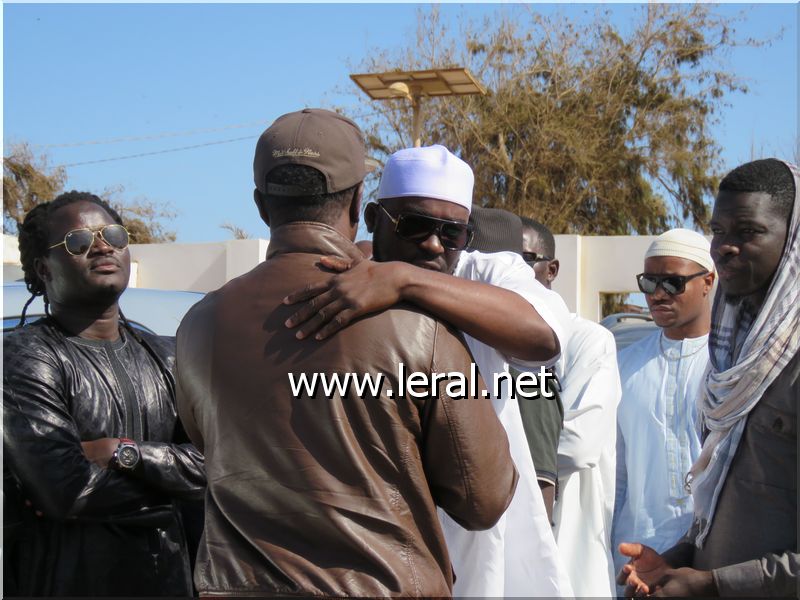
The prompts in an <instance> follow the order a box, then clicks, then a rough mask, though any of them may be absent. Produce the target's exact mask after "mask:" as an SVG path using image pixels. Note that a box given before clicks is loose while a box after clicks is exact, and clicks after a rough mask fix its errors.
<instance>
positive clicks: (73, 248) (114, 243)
mask: <svg viewBox="0 0 800 600" xmlns="http://www.w3.org/2000/svg"><path fill="white" fill-rule="evenodd" d="M97 237H99V238H100V239H101V240H103V241H104V242H105V243H106V244H108V245H109V246H111V247H112V248H115V249H116V250H124V249H125V248H127V247H128V242H129V241H130V236H129V235H128V230H127V229H125V228H124V227H123V226H122V225H118V224H117V223H113V224H111V225H105V226H104V227H101V228H100V229H94V230H92V229H85V228H81V229H73V230H72V231H68V232H67V234H66V235H65V236H64V241H63V242H58V243H57V244H53V245H52V246H50V247H48V248H47V249H48V250H52V249H53V248H58V247H59V246H61V245H63V246H64V249H65V250H66V251H67V253H69V254H71V255H72V256H81V255H83V254H86V253H87V252H89V249H90V248H91V247H92V244H94V241H95V239H96V238H97Z"/></svg>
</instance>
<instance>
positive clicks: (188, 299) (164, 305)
mask: <svg viewBox="0 0 800 600" xmlns="http://www.w3.org/2000/svg"><path fill="white" fill-rule="evenodd" d="M203 296H204V294H202V293H200V292H176V291H171V290H151V289H144V288H128V289H127V290H125V292H124V293H123V294H122V297H121V298H120V299H119V304H120V308H121V309H122V312H123V314H124V315H125V318H127V319H128V321H130V323H131V325H133V326H134V327H138V328H139V329H143V330H144V331H149V332H150V333H155V334H156V335H175V332H176V331H177V330H178V325H179V324H180V322H181V319H183V316H184V315H185V314H186V313H187V311H188V310H189V309H190V308H191V307H192V306H193V305H194V304H196V303H197V302H198V301H199V300H200V299H201V298H202V297H203ZM30 297H31V295H30V293H29V292H28V290H27V289H26V288H25V284H24V283H21V282H13V283H4V284H3V332H4V333H5V332H7V331H10V330H11V329H14V327H16V326H17V324H18V323H19V319H20V315H21V314H22V307H23V306H24V305H25V303H26V302H27V301H28V298H30ZM43 316H44V302H43V301H42V298H41V296H40V297H38V298H36V299H35V300H34V301H33V302H32V303H31V305H30V306H29V307H28V314H27V316H26V317H25V320H26V322H28V323H30V322H31V321H35V320H36V319H38V318H39V317H43Z"/></svg>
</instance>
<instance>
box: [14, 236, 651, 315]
mask: <svg viewBox="0 0 800 600" xmlns="http://www.w3.org/2000/svg"><path fill="white" fill-rule="evenodd" d="M555 238H556V250H557V252H556V254H557V256H558V258H559V261H560V262H561V270H560V272H559V276H558V279H556V281H555V284H554V286H553V289H555V290H556V291H557V292H558V293H559V294H561V296H562V297H563V298H564V300H565V301H566V303H567V306H569V309H570V310H571V311H573V312H577V313H578V314H580V315H581V316H583V317H585V318H587V319H591V320H594V321H597V320H599V319H600V317H601V314H600V306H601V294H602V293H624V292H638V289H637V288H636V281H635V275H636V274H637V273H640V272H641V271H642V267H643V264H644V253H645V251H646V250H647V247H648V246H649V245H650V243H651V242H652V241H653V239H654V236H578V235H557V236H555ZM268 246H269V240H262V239H256V240H230V241H226V242H210V243H206V244H143V245H138V244H137V245H132V246H131V247H130V248H131V260H132V262H133V264H132V268H131V285H132V286H134V287H145V288H156V289H165V290H191V291H198V292H208V291H211V290H214V289H217V288H218V287H220V286H221V285H223V284H224V283H225V282H227V281H230V280H231V279H233V278H234V277H238V276H239V275H241V274H242V273H245V272H247V271H249V270H250V269H252V268H253V267H255V266H256V265H257V264H258V263H260V262H261V261H263V260H264V259H265V257H266V255H267V247H268ZM18 265H19V251H18V250H17V240H16V238H15V237H13V236H9V235H4V236H3V269H4V274H5V273H8V274H11V273H15V272H17V271H18ZM9 278H10V277H8V276H4V280H8V279H9Z"/></svg>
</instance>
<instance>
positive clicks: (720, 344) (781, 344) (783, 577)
mask: <svg viewBox="0 0 800 600" xmlns="http://www.w3.org/2000/svg"><path fill="white" fill-rule="evenodd" d="M798 182H800V172H799V171H798V169H797V167H795V166H794V165H789V164H788V163H784V162H782V161H780V160H777V159H774V158H770V159H763V160H757V161H753V162H750V163H746V164H744V165H741V166H739V167H737V168H736V169H734V170H733V171H731V172H730V173H728V174H727V175H726V176H725V177H724V178H723V179H722V181H721V182H720V185H719V193H718V194H717V198H716V202H715V203H714V210H713V213H712V216H711V222H710V223H709V225H710V227H711V231H712V233H713V238H712V240H711V255H712V256H713V258H714V263H715V264H716V267H717V269H718V270H719V290H718V292H717V295H716V297H715V298H714V306H713V310H712V317H711V322H712V324H711V336H710V341H709V347H710V354H711V358H710V365H709V370H708V374H707V376H706V378H705V380H704V382H703V394H702V396H701V399H700V403H699V406H698V411H699V412H700V426H701V427H702V431H703V448H702V452H701V454H700V456H699V458H698V459H697V461H696V462H695V463H694V464H693V465H692V466H691V469H690V470H689V472H688V474H687V475H686V486H687V488H688V489H689V490H691V494H692V498H693V499H694V517H693V521H692V526H691V528H690V529H689V531H688V532H687V533H686V535H685V536H684V538H683V539H682V540H681V541H680V542H679V543H678V544H676V545H675V546H674V547H672V548H670V549H669V550H667V551H666V552H663V553H662V554H659V553H658V552H657V551H656V550H655V549H653V548H650V547H647V546H644V545H642V544H640V543H629V544H623V547H622V550H623V553H624V554H625V555H626V556H628V557H630V558H631V562H630V563H628V564H627V565H625V567H624V568H623V570H622V572H621V573H620V575H619V579H618V581H619V582H620V583H625V584H627V588H626V595H629V596H630V595H633V594H636V595H637V596H643V595H653V596H672V597H679V596H702V597H709V596H738V597H749V598H768V597H769V598H777V597H780V598H789V597H794V598H796V597H797V593H798V583H799V581H798V574H799V572H800V554H799V553H798V546H797V408H798V401H799V400H800V283H798V273H799V272H800V193H799V190H800V187H799V186H798ZM626 541H637V540H626Z"/></svg>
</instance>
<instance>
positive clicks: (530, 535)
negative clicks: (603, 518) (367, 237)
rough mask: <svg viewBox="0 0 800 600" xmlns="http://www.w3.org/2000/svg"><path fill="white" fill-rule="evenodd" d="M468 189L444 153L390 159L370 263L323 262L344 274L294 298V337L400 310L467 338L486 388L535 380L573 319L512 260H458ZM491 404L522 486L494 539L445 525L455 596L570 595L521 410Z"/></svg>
mask: <svg viewBox="0 0 800 600" xmlns="http://www.w3.org/2000/svg"><path fill="white" fill-rule="evenodd" d="M473 181H474V178H473V173H472V169H471V168H470V167H469V165H467V164H466V163H465V162H464V161H462V160H461V159H459V158H458V157H456V156H455V155H453V154H452V153H451V152H449V151H448V150H447V149H446V148H444V147H443V146H430V147H424V148H409V149H405V150H399V151H398V152H395V153H394V154H393V155H392V156H391V157H390V158H389V160H388V161H387V163H386V165H385V167H384V170H383V174H382V176H381V181H380V186H379V188H378V194H377V197H378V201H377V202H375V203H371V204H369V205H367V207H366V209H365V213H364V217H365V221H366V224H367V228H368V230H369V231H371V232H372V233H373V254H374V261H367V260H362V261H360V262H359V261H357V260H349V261H342V260H335V259H323V264H325V265H327V266H329V267H331V268H334V269H337V270H343V269H350V270H348V271H346V272H343V273H341V274H339V275H338V276H336V277H334V278H332V279H331V280H330V281H326V282H324V284H321V285H317V286H312V287H309V288H307V289H305V290H302V291H299V292H297V293H294V294H291V295H289V296H288V297H287V298H286V302H287V303H295V302H301V301H307V303H306V304H305V305H303V306H301V307H300V309H299V310H297V312H296V313H295V314H294V315H293V316H292V318H290V319H289V321H288V325H289V326H292V327H297V326H298V325H299V327H298V333H297V335H298V337H305V336H309V335H312V334H315V337H316V338H317V339H327V337H328V336H330V335H332V334H333V333H334V332H336V331H338V330H339V329H341V328H342V327H344V326H345V325H347V324H348V323H351V322H352V321H353V320H355V319H357V318H358V317H360V316H362V315H364V314H368V313H370V312H373V311H376V310H381V309H382V308H385V307H386V306H391V305H393V304H395V303H397V302H399V301H406V302H411V303H413V304H415V305H417V306H420V307H422V308H424V309H426V310H428V311H430V312H431V313H433V314H435V315H437V316H438V317H440V318H443V319H445V320H447V321H448V322H450V323H452V324H453V325H455V326H456V327H458V328H459V329H460V330H461V331H462V332H464V333H465V334H466V335H465V337H466V340H467V344H468V346H469V348H470V350H471V351H472V355H473V357H474V359H475V363H476V364H477V366H478V368H479V370H480V372H481V373H483V374H484V377H485V379H486V380H487V383H489V380H490V379H493V376H494V374H495V373H500V372H509V368H516V369H517V370H518V371H538V368H539V366H541V365H543V364H545V365H552V364H553V363H555V361H556V360H557V359H558V356H559V352H560V347H561V344H562V343H563V341H564V340H565V339H566V330H565V327H564V324H565V323H567V322H568V320H569V313H568V310H567V308H566V305H565V304H564V302H563V300H562V299H561V298H560V296H558V294H556V293H555V292H551V291H549V290H546V289H544V288H543V287H542V286H541V285H540V284H539V283H538V282H537V281H535V280H534V279H533V278H531V277H530V269H529V268H528V267H527V265H526V264H525V263H524V262H523V261H522V259H521V257H520V256H519V255H517V254H513V253H510V252H503V253H497V254H483V253H481V252H464V250H465V249H467V247H468V245H469V242H470V238H471V237H472V233H473V232H472V228H471V226H470V224H469V216H470V211H471V208H472V188H473ZM309 298H312V300H311V301H309ZM490 387H491V386H490ZM492 396H493V400H494V406H495V410H496V411H497V413H498V416H499V417H500V420H501V422H502V423H503V425H504V427H505V429H506V433H507V434H508V438H509V444H510V447H511V453H512V456H513V458H514V462H515V464H516V466H517V469H518V470H519V471H520V481H519V485H518V487H517V492H516V494H515V496H514V500H513V501H512V503H511V506H510V507H509V509H508V510H507V511H506V513H505V514H504V515H503V517H502V519H501V521H500V522H499V523H498V524H497V525H496V526H495V527H493V528H492V529H491V530H489V531H486V532H474V531H467V530H465V529H464V528H462V527H460V526H459V524H458V523H456V522H455V521H453V520H452V519H450V518H449V517H447V516H446V515H443V516H442V523H443V527H444V531H445V537H446V539H447V544H448V550H449V553H450V558H451V560H452V562H453V566H454V569H455V572H456V575H457V580H456V584H455V587H454V594H455V595H457V596H459V595H469V596H485V597H502V596H515V595H516V596H524V595H529V596H530V595H534V596H535V595H541V596H560V595H571V588H570V584H569V580H568V578H567V575H566V571H565V570H564V568H563V565H562V564H561V560H560V558H559V556H558V550H557V548H556V546H555V540H554V538H553V533H552V530H551V527H550V521H549V519H548V516H547V512H546V510H545V506H544V501H543V499H542V494H541V491H540V489H539V486H538V484H537V478H536V472H535V469H534V465H533V461H532V460H531V455H530V451H529V447H528V443H527V440H526V438H525V432H524V429H523V425H522V420H521V417H520V412H519V404H518V402H517V400H516V398H514V397H513V395H512V394H511V393H510V391H509V387H508V386H507V385H503V386H502V387H501V389H499V390H494V389H492ZM485 447H486V448H488V446H485Z"/></svg>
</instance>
